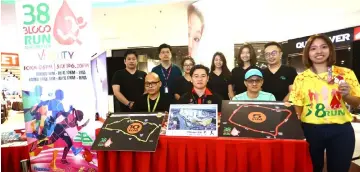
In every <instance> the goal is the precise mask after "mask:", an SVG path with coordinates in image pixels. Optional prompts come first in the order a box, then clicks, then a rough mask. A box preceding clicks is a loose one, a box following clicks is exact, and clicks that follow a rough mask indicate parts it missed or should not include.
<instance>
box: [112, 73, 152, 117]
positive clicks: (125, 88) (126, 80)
mask: <svg viewBox="0 0 360 172" xmlns="http://www.w3.org/2000/svg"><path fill="white" fill-rule="evenodd" d="M145 76H146V73H145V72H143V71H139V70H136V72H135V73H134V74H131V73H129V72H128V71H127V70H126V69H123V70H119V71H116V72H115V74H114V76H113V78H112V85H120V92H121V93H122V94H123V95H124V96H125V97H126V99H128V100H129V101H135V100H136V99H138V98H139V97H140V96H141V95H143V94H144V91H145V83H144V82H145ZM120 108H121V111H123V112H128V111H130V109H129V108H128V107H127V106H126V105H124V104H122V103H120Z"/></svg>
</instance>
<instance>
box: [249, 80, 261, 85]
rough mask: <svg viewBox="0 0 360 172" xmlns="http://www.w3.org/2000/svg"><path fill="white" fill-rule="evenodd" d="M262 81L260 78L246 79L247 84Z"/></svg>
mask: <svg viewBox="0 0 360 172" xmlns="http://www.w3.org/2000/svg"><path fill="white" fill-rule="evenodd" d="M261 81H262V79H248V80H246V82H247V83H248V84H254V83H255V84H259V83H260V82H261Z"/></svg>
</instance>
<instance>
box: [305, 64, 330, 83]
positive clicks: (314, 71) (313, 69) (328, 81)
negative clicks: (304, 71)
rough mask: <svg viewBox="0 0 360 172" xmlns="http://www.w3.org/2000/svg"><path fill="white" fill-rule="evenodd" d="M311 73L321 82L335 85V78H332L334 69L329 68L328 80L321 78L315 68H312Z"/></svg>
mask: <svg viewBox="0 0 360 172" xmlns="http://www.w3.org/2000/svg"><path fill="white" fill-rule="evenodd" d="M311 71H312V72H313V73H314V74H315V75H316V76H317V77H318V78H319V79H320V80H322V81H325V82H327V83H328V84H334V78H333V76H332V68H331V66H329V67H328V68H327V79H325V78H322V77H320V76H319V74H318V73H317V72H316V70H315V68H313V67H312V68H311Z"/></svg>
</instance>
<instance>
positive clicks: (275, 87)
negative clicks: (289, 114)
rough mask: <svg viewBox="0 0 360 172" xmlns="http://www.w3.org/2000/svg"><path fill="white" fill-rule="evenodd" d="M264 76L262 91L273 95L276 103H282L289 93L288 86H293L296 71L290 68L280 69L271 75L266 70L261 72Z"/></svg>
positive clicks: (282, 67)
mask: <svg viewBox="0 0 360 172" xmlns="http://www.w3.org/2000/svg"><path fill="white" fill-rule="evenodd" d="M262 73H263V75H264V84H263V86H262V88H263V91H265V92H269V93H272V94H274V96H275V98H276V100H277V101H283V100H284V98H285V97H286V95H287V94H288V93H289V86H290V85H292V84H293V82H294V80H295V77H296V76H297V72H296V69H295V68H293V67H290V66H285V65H281V67H280V68H279V69H278V71H276V73H274V74H273V73H272V72H271V71H270V70H269V69H268V68H265V69H263V70H262Z"/></svg>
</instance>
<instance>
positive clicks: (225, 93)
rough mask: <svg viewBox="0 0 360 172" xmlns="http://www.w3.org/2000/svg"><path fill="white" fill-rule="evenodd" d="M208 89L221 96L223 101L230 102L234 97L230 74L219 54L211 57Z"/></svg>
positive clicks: (221, 54) (222, 56) (222, 55)
mask: <svg viewBox="0 0 360 172" xmlns="http://www.w3.org/2000/svg"><path fill="white" fill-rule="evenodd" d="M208 88H210V89H211V90H212V91H213V92H215V93H217V94H219V95H220V96H222V98H223V99H224V100H229V99H230V100H231V99H232V98H233V97H234V92H233V87H232V83H231V73H230V70H229V68H228V67H227V64H226V59H225V56H224V54H223V53H221V52H216V53H215V54H214V56H213V59H212V63H211V72H210V75H209V82H208Z"/></svg>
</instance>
